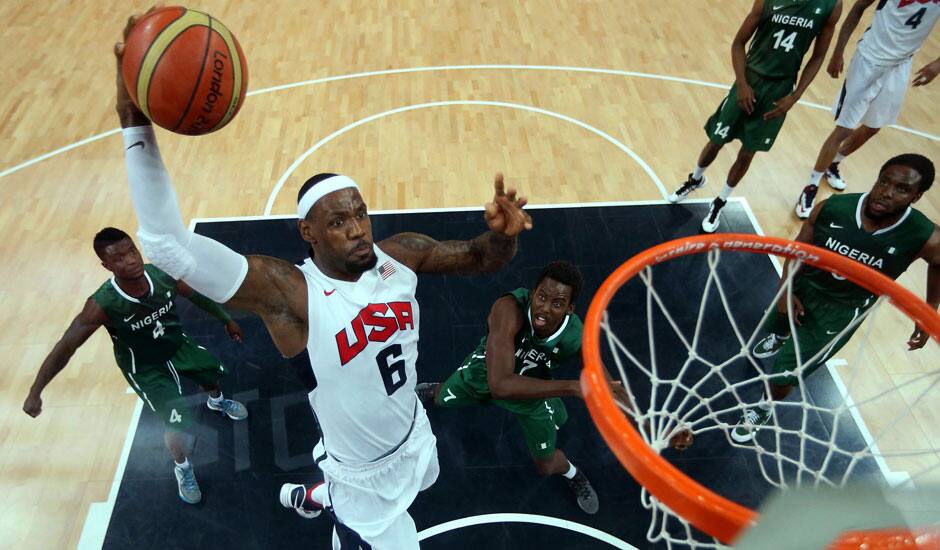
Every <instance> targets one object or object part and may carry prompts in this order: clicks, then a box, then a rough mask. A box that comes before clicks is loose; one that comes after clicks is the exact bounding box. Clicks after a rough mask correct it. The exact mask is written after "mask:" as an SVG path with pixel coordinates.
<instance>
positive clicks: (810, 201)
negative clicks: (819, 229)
mask: <svg viewBox="0 0 940 550" xmlns="http://www.w3.org/2000/svg"><path fill="white" fill-rule="evenodd" d="M817 191H819V187H818V186H816V185H807V186H806V187H804V188H803V192H802V193H800V199H799V200H798V201H796V217H797V218H800V219H801V220H805V219H806V218H808V217H809V215H810V214H812V213H813V205H815V204H816V192H817Z"/></svg>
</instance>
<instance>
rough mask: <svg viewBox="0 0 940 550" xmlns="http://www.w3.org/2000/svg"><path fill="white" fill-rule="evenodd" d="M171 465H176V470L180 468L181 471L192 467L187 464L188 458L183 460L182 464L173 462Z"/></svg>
mask: <svg viewBox="0 0 940 550" xmlns="http://www.w3.org/2000/svg"><path fill="white" fill-rule="evenodd" d="M173 463H174V464H176V467H177V468H182V469H183V470H185V469H187V468H192V467H193V465H192V464H190V463H189V458H184V459H183V462H177V461H175V460H174V461H173Z"/></svg>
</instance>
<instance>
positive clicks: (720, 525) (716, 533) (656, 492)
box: [581, 233, 940, 548]
mask: <svg viewBox="0 0 940 550" xmlns="http://www.w3.org/2000/svg"><path fill="white" fill-rule="evenodd" d="M712 248H718V249H720V250H732V251H740V252H751V253H756V254H768V255H769V254H772V255H776V256H782V257H785V258H792V259H798V260H801V261H803V262H804V263H807V264H810V265H812V266H816V267H820V268H822V269H826V270H827V271H831V272H834V273H837V274H838V275H841V276H843V277H846V278H847V279H850V280H851V281H852V282H854V283H856V284H858V285H860V286H862V287H864V288H866V289H868V290H869V291H871V292H873V293H875V294H877V295H887V296H888V297H889V298H890V299H891V302H892V303H893V304H894V305H895V307H897V308H898V309H900V310H901V311H903V312H904V313H905V314H907V315H908V317H910V318H911V319H912V320H914V321H915V322H916V323H917V324H918V325H919V326H920V327H922V328H923V329H924V330H926V331H927V332H928V333H929V334H930V335H931V337H933V339H934V340H937V341H938V342H940V315H938V314H937V312H936V311H935V310H933V309H932V308H931V307H930V306H929V305H928V304H927V303H925V302H924V301H922V300H921V299H919V298H918V297H917V296H915V295H914V294H913V293H911V292H910V291H908V290H907V289H905V288H903V287H902V286H900V285H898V284H897V283H895V282H894V281H893V280H891V279H889V278H888V277H886V276H885V275H883V274H881V273H879V272H877V271H875V270H873V269H871V268H869V267H867V266H865V265H863V264H860V263H858V262H855V261H853V260H850V259H848V258H846V257H844V256H840V255H838V254H836V253H834V252H830V251H828V250H825V249H822V248H819V247H816V246H812V245H808V244H804V243H798V242H794V241H789V240H786V239H780V238H776V237H762V236H758V235H745V234H738V233H721V234H716V235H700V236H696V237H688V238H683V239H676V240H673V241H669V242H665V243H662V244H660V245H658V246H655V247H653V248H650V249H648V250H645V251H643V252H641V253H639V254H637V255H636V256H634V257H632V258H630V259H629V260H627V261H626V262H624V263H623V264H622V265H621V266H620V267H618V268H617V269H616V270H615V271H614V272H613V273H612V274H611V275H610V276H609V277H608V278H607V280H605V281H604V283H603V284H602V285H601V287H600V289H598V291H597V294H596V295H595V296H594V299H593V300H592V301H591V306H590V308H589V309H588V313H587V317H586V319H585V327H584V345H583V350H582V354H583V358H584V370H583V371H582V372H581V389H582V392H583V393H584V400H585V401H586V402H587V406H588V410H589V411H590V413H591V417H592V418H593V419H594V423H595V425H596V426H597V429H598V431H599V432H600V433H601V436H603V438H604V440H605V441H606V442H607V445H608V446H609V447H610V449H611V450H612V451H613V453H614V455H616V456H617V458H618V459H619V460H620V463H621V464H623V466H624V467H625V468H626V469H627V471H629V472H630V474H631V475H632V476H633V477H634V478H635V479H636V480H637V481H638V482H639V483H640V484H641V485H643V486H644V487H646V488H647V490H649V492H650V493H652V494H653V496H655V497H656V498H657V499H659V500H660V501H661V502H662V503H663V504H665V505H666V506H668V507H669V508H670V509H671V510H672V511H673V512H675V513H676V514H677V515H678V516H680V517H682V518H683V519H685V520H686V521H688V522H689V523H691V524H692V525H694V526H695V527H696V528H697V529H699V530H701V531H703V532H705V533H708V534H709V535H711V536H713V537H715V538H716V539H718V540H720V541H721V542H723V543H726V544H731V543H732V542H733V541H734V539H735V538H736V537H737V535H738V534H740V533H741V532H742V531H743V530H745V529H746V528H747V527H749V526H750V525H752V524H753V523H755V522H756V521H757V518H758V514H757V512H755V511H753V510H751V509H749V508H746V507H744V506H741V505H740V504H737V503H735V502H732V501H730V500H728V499H726V498H724V497H722V496H721V495H718V494H716V493H714V492H712V491H711V490H709V489H707V488H705V487H704V486H702V485H701V484H699V483H698V482H697V481H695V480H693V479H691V478H689V477H688V476H686V475H685V474H684V473H682V472H681V471H679V470H678V469H677V468H676V467H674V466H673V465H672V464H670V463H669V462H667V461H666V460H665V459H664V458H662V457H661V456H659V455H658V454H656V452H655V451H653V449H652V448H651V447H650V446H649V445H647V444H646V441H644V440H643V438H642V436H640V434H639V432H637V430H636V428H635V427H634V426H633V423H632V422H630V421H628V420H627V418H626V416H625V415H624V414H623V412H621V410H620V408H619V407H618V406H617V404H616V403H615V402H614V398H613V394H612V393H611V391H610V387H609V386H608V384H607V380H606V377H605V376H604V370H605V369H604V365H603V362H602V360H601V353H600V350H601V346H600V342H601V340H600V333H601V320H602V318H603V315H604V312H605V311H606V310H607V306H608V304H610V301H611V300H612V299H613V297H614V295H616V293H617V291H618V290H620V287H622V286H623V285H624V284H625V283H626V282H627V281H629V280H630V279H632V278H633V277H634V276H635V275H636V274H637V273H639V272H640V271H641V270H642V269H643V268H645V267H647V266H653V265H656V264H659V263H662V262H665V261H668V260H671V259H673V258H678V257H680V256H688V255H691V254H699V253H702V252H707V251H708V250H710V249H712ZM925 540H927V541H928V544H929V541H934V542H937V540H938V535H937V533H935V532H931V533H926V534H925V533H919V534H918V535H912V534H911V533H910V532H907V531H903V530H890V531H866V532H855V533H846V534H844V535H843V536H842V537H841V538H840V539H839V541H837V543H836V544H835V545H834V546H833V548H859V547H861V546H862V545H863V544H868V545H870V546H868V547H869V548H880V547H882V544H887V545H891V544H898V543H901V544H905V543H906V544H908V545H917V546H919V545H920V544H922V543H923V541H925ZM908 547H916V546H908Z"/></svg>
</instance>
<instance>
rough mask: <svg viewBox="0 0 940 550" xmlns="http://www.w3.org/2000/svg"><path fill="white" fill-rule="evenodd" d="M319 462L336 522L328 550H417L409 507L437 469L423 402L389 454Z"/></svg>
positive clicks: (414, 529)
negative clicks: (410, 426)
mask: <svg viewBox="0 0 940 550" xmlns="http://www.w3.org/2000/svg"><path fill="white" fill-rule="evenodd" d="M321 448H322V447H320V446H318V447H317V450H319V449H321ZM319 466H320V469H321V470H322V471H323V474H324V478H325V480H326V484H327V492H328V494H329V498H330V501H329V505H330V507H331V508H332V515H333V519H334V521H335V522H336V527H335V528H334V530H333V550H346V548H347V546H348V547H350V548H352V549H353V550H358V548H359V546H360V545H362V547H363V548H364V547H366V546H365V545H368V546H370V547H371V548H372V550H386V549H388V550H399V549H400V550H418V532H417V528H416V527H415V523H414V520H413V519H411V516H410V515H409V514H408V507H409V506H411V503H412V502H414V499H415V497H416V496H417V495H418V492H419V491H423V490H425V489H427V488H428V487H430V486H431V485H433V484H434V482H435V481H437V476H438V474H439V473H440V466H439V465H438V461H437V438H435V437H434V434H433V433H432V432H431V424H430V422H428V417H427V414H426V413H425V410H424V407H422V406H420V405H419V406H418V407H417V411H416V415H415V425H414V428H413V429H412V431H411V435H409V436H408V439H407V440H406V441H405V442H404V443H403V444H402V445H401V447H399V448H398V449H397V450H396V451H395V452H394V453H392V454H391V455H389V456H387V457H384V458H381V459H379V460H376V461H375V462H369V463H366V464H345V463H342V462H339V461H337V460H335V459H333V458H331V457H330V456H329V455H326V458H325V459H323V460H322V461H320V462H319ZM363 543H364V544H363Z"/></svg>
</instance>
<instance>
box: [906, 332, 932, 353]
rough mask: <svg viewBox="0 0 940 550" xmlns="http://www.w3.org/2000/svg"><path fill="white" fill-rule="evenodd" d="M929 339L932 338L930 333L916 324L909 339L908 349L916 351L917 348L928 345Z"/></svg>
mask: <svg viewBox="0 0 940 550" xmlns="http://www.w3.org/2000/svg"><path fill="white" fill-rule="evenodd" d="M927 340H930V335H929V334H927V331H926V330H924V329H922V328H920V327H918V326H915V327H914V332H913V333H911V337H910V339H909V340H908V341H907V349H908V351H914V350H915V349H920V348H922V347H924V346H926V345H927Z"/></svg>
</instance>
